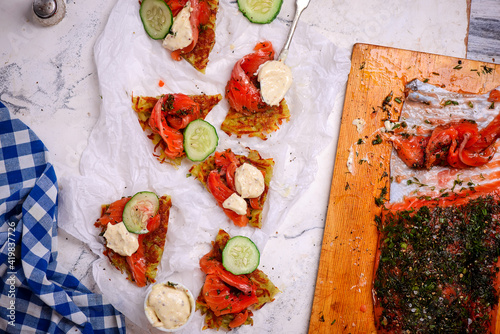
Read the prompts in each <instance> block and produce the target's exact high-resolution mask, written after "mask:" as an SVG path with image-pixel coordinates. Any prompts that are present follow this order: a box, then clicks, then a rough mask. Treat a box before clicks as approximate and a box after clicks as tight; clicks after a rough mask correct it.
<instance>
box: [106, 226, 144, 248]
mask: <svg viewBox="0 0 500 334" xmlns="http://www.w3.org/2000/svg"><path fill="white" fill-rule="evenodd" d="M104 238H106V246H108V247H109V248H111V249H112V250H113V251H115V252H116V253H118V254H120V255H122V256H130V255H132V254H134V253H135V252H136V251H137V249H138V248H139V240H138V235H137V234H135V233H130V232H129V231H127V228H126V227H125V224H123V222H120V223H118V224H114V225H112V224H109V223H108V226H107V228H106V232H104Z"/></svg>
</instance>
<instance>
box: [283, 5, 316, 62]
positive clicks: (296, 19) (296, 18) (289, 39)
mask: <svg viewBox="0 0 500 334" xmlns="http://www.w3.org/2000/svg"><path fill="white" fill-rule="evenodd" d="M310 1H311V0H297V2H296V3H295V5H296V9H295V16H294V18H293V21H292V26H291V27H290V31H289V32H288V37H287V39H286V43H285V46H284V47H283V49H281V52H280V55H279V57H278V60H279V61H281V62H283V63H284V62H285V60H286V57H287V56H288V49H289V48H290V43H291V42H292V37H293V33H294V32H295V28H297V22H299V17H300V14H302V12H303V11H304V9H306V8H307V6H308V5H309V2H310Z"/></svg>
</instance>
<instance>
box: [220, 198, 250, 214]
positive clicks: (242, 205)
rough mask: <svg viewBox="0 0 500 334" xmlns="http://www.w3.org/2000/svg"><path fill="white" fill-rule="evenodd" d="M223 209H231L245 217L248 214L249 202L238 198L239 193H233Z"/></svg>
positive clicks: (224, 203)
mask: <svg viewBox="0 0 500 334" xmlns="http://www.w3.org/2000/svg"><path fill="white" fill-rule="evenodd" d="M222 207H223V208H224V209H229V210H232V211H234V212H236V213H237V214H239V215H244V214H246V213H247V208H248V205H247V202H246V201H245V200H244V199H243V198H241V197H240V196H238V194H237V193H232V194H231V196H229V197H228V198H227V199H226V200H225V201H224V202H223V203H222Z"/></svg>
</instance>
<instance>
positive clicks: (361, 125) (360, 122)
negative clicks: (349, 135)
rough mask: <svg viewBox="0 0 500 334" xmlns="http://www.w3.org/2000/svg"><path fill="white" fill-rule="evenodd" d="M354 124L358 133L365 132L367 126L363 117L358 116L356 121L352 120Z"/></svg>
mask: <svg viewBox="0 0 500 334" xmlns="http://www.w3.org/2000/svg"><path fill="white" fill-rule="evenodd" d="M352 125H354V126H355V127H356V130H357V131H358V133H361V132H363V129H364V128H365V125H366V121H365V120H364V119H362V118H356V119H355V120H354V121H352Z"/></svg>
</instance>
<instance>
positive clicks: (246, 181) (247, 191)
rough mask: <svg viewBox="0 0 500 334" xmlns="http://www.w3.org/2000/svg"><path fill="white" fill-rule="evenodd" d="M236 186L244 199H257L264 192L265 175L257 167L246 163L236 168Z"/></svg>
mask: <svg viewBox="0 0 500 334" xmlns="http://www.w3.org/2000/svg"><path fill="white" fill-rule="evenodd" d="M234 186H235V188H236V191H237V192H238V194H240V196H241V197H242V198H257V197H259V196H260V195H262V193H263V192H264V188H265V184H264V175H262V172H261V171H260V170H259V169H257V168H256V167H255V166H252V165H250V164H248V163H246V162H245V163H244V164H243V165H241V166H240V167H238V168H236V172H235V173H234Z"/></svg>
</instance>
